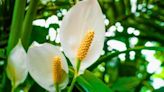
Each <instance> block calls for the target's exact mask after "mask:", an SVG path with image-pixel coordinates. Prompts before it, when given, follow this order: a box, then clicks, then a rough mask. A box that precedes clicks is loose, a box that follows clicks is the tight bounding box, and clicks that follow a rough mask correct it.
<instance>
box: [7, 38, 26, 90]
mask: <svg viewBox="0 0 164 92" xmlns="http://www.w3.org/2000/svg"><path fill="white" fill-rule="evenodd" d="M27 61H28V59H27V54H26V52H25V50H24V48H23V46H22V44H21V41H19V42H18V44H17V45H16V46H15V47H14V48H13V49H12V50H11V52H10V54H9V56H8V63H7V68H6V72H7V76H8V78H9V79H10V80H11V82H12V86H13V87H17V86H18V85H19V84H21V83H23V82H24V80H25V79H26V77H27V74H28V69H27Z"/></svg>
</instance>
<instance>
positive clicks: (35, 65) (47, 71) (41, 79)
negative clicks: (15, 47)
mask: <svg viewBox="0 0 164 92" xmlns="http://www.w3.org/2000/svg"><path fill="white" fill-rule="evenodd" d="M27 54H28V58H29V63H28V68H29V73H30V75H31V76H32V78H33V79H34V80H35V81H36V82H37V83H38V84H39V85H40V86H41V87H43V88H45V89H46V90H48V91H50V92H54V91H55V87H54V80H53V62H54V61H53V59H54V57H55V56H60V58H61V64H62V68H63V70H64V71H65V72H66V73H67V74H68V65H67V61H66V59H65V57H64V55H63V54H62V53H61V52H60V50H59V48H58V47H56V46H54V45H52V44H49V43H44V44H40V45H35V44H32V46H31V47H30V48H29V50H28V53H27ZM67 84H68V78H67V77H66V79H65V80H64V81H63V82H62V83H61V84H59V87H60V89H63V88H65V87H66V85H67Z"/></svg>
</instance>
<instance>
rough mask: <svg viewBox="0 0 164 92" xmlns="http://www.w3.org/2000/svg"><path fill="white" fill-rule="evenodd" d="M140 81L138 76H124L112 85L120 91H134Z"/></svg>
mask: <svg viewBox="0 0 164 92" xmlns="http://www.w3.org/2000/svg"><path fill="white" fill-rule="evenodd" d="M139 83H140V80H139V79H138V78H136V77H122V78H119V79H118V80H117V81H116V82H115V83H114V84H113V85H112V89H113V90H114V91H119V92H133V90H134V88H135V87H136V86H137V85H138V84H139Z"/></svg>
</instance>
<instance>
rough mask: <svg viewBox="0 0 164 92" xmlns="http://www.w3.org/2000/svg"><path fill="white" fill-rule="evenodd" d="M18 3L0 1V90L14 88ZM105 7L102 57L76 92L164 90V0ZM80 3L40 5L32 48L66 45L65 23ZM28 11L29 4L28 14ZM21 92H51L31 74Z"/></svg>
mask: <svg viewBox="0 0 164 92" xmlns="http://www.w3.org/2000/svg"><path fill="white" fill-rule="evenodd" d="M14 2H15V0H0V92H10V89H11V85H10V81H9V80H8V78H7V76H6V73H5V67H6V61H7V59H6V58H7V44H8V39H9V33H10V27H11V20H12V14H13V8H14ZM99 3H100V6H101V8H102V11H103V13H104V22H105V24H106V39H105V43H104V51H103V53H102V56H101V58H100V59H99V60H98V61H97V62H96V63H95V64H93V65H92V66H90V67H89V68H88V70H87V71H86V73H85V74H84V75H82V76H80V77H79V78H78V79H77V83H76V85H75V88H74V91H75V92H84V91H86V92H163V90H164V80H163V79H164V9H163V6H164V1H163V0H99ZM74 4H75V0H42V1H40V2H39V4H38V6H37V8H36V9H37V10H36V15H34V21H33V26H32V32H31V36H30V40H29V44H30V43H32V41H37V42H39V43H44V42H49V43H52V44H54V45H58V46H60V41H59V38H58V31H59V28H60V24H61V20H62V18H63V16H64V14H65V13H66V12H67V10H69V8H70V7H72V6H73V5H74ZM28 7H29V0H27V3H26V8H25V10H26V11H25V13H27V10H28ZM38 22H39V23H38ZM20 27H21V24H20ZM70 34H71V33H70ZM150 50H151V51H150ZM71 71H72V69H70V79H71V78H72V72H71ZM91 72H92V73H91ZM20 89H24V90H29V91H30V92H34V91H35V92H45V90H44V89H42V88H41V87H39V86H38V85H37V84H36V83H35V82H34V81H33V80H32V79H31V77H30V76H28V78H27V79H26V81H25V83H23V84H22V85H20V86H19V88H18V89H17V90H20Z"/></svg>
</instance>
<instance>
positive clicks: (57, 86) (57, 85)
mask: <svg viewBox="0 0 164 92" xmlns="http://www.w3.org/2000/svg"><path fill="white" fill-rule="evenodd" d="M55 89H56V92H60V89H59V84H55Z"/></svg>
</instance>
